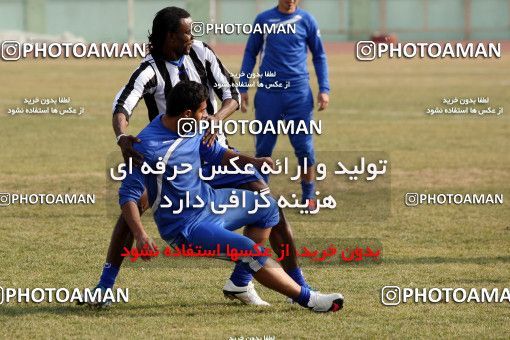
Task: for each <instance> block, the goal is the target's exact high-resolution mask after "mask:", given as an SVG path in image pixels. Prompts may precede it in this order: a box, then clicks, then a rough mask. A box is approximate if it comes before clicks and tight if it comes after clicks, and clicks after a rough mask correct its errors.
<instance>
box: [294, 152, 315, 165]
mask: <svg viewBox="0 0 510 340" xmlns="http://www.w3.org/2000/svg"><path fill="white" fill-rule="evenodd" d="M295 154H296V157H297V159H298V163H299V165H300V166H304V165H305V160H306V165H307V167H310V166H312V165H314V164H315V152H314V150H313V148H311V149H304V150H296V152H295Z"/></svg>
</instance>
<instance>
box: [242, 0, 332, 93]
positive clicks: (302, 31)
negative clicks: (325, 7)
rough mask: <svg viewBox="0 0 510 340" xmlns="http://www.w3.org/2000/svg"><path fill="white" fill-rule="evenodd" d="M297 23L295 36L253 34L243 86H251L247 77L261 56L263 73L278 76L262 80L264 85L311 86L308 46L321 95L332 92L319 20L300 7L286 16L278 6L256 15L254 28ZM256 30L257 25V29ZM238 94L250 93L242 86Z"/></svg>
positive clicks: (246, 59) (249, 42) (246, 60)
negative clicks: (279, 83) (275, 82)
mask: <svg viewBox="0 0 510 340" xmlns="http://www.w3.org/2000/svg"><path fill="white" fill-rule="evenodd" d="M257 24H258V25H260V27H262V26H263V25H264V24H266V25H272V24H280V25H287V24H294V25H295V26H296V33H295V34H292V33H291V34H286V33H271V34H267V35H264V34H262V33H258V32H255V31H254V32H253V33H252V34H251V35H250V37H249V38H248V42H247V44H246V48H245V51H244V58H243V64H242V66H241V75H242V74H243V73H244V76H242V77H240V83H241V84H243V83H248V74H249V73H251V72H252V71H253V68H254V66H255V63H256V59H257V55H259V53H260V72H259V73H260V74H261V75H263V74H264V73H266V72H272V73H276V77H274V78H273V77H271V78H263V80H262V82H274V81H275V80H276V81H278V82H281V83H285V82H286V81H289V84H290V86H291V87H299V86H301V85H304V84H306V85H308V81H309V74H308V69H307V66H306V58H307V47H308V48H309V49H310V51H311V52H312V55H313V64H314V67H315V72H316V74H317V78H318V82H319V90H320V92H326V93H329V80H328V64H327V59H326V53H325V51H324V47H323V45H322V41H321V39H320V30H319V26H318V24H317V21H316V20H315V18H314V17H312V15H311V14H309V13H308V12H306V11H304V10H302V9H301V8H297V9H296V11H295V12H294V13H292V14H285V13H282V12H280V11H279V10H278V8H277V7H275V8H273V9H270V10H267V11H265V12H262V13H260V14H259V15H257V17H256V19H255V22H254V25H257ZM254 27H255V26H254ZM239 91H240V92H242V93H244V92H246V91H248V88H247V87H239Z"/></svg>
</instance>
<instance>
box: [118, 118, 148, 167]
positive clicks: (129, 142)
mask: <svg viewBox="0 0 510 340" xmlns="http://www.w3.org/2000/svg"><path fill="white" fill-rule="evenodd" d="M128 125H129V122H128V120H127V119H126V115H124V113H122V112H116V113H115V114H114V115H113V118H112V126H113V131H114V133H115V137H116V138H117V144H118V145H119V147H120V150H121V152H122V157H124V161H125V162H126V163H127V162H128V161H129V158H132V159H133V164H135V165H138V166H140V165H142V162H143V156H142V154H141V153H139V152H138V151H136V150H135V149H134V148H133V143H139V142H140V139H138V138H137V137H135V136H132V135H128V134H126V132H127V127H128Z"/></svg>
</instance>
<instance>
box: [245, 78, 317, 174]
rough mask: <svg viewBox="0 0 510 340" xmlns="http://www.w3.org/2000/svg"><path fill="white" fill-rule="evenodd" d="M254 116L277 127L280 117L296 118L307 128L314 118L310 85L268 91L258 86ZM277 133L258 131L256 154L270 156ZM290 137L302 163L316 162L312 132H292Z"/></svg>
mask: <svg viewBox="0 0 510 340" xmlns="http://www.w3.org/2000/svg"><path fill="white" fill-rule="evenodd" d="M255 119H257V120H259V121H260V122H261V123H262V124H265V123H266V122H267V121H272V122H273V126H275V127H276V126H277V122H278V121H279V120H284V121H286V122H288V121H294V122H295V123H294V124H295V127H297V124H298V122H299V121H303V122H304V124H306V126H307V127H309V126H310V122H311V120H312V119H313V95H312V90H311V89H310V87H309V86H301V87H299V88H295V89H291V90H289V91H267V90H262V89H259V90H257V93H256V94H255ZM277 138H278V135H276V134H272V133H266V134H258V135H257V136H256V139H255V149H256V156H257V157H270V156H271V155H272V153H273V149H274V147H275V145H276V140H277ZM289 140H290V143H291V144H292V146H293V148H294V153H295V154H296V157H297V158H298V161H299V164H300V165H303V164H304V158H305V157H306V158H307V165H308V166H310V165H313V164H315V150H314V148H313V136H312V135H311V134H304V133H298V134H289Z"/></svg>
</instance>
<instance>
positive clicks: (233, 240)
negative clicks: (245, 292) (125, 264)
mask: <svg viewBox="0 0 510 340" xmlns="http://www.w3.org/2000/svg"><path fill="white" fill-rule="evenodd" d="M232 195H235V196H237V198H238V199H239V201H240V202H241V201H242V199H243V197H244V201H245V202H246V204H245V207H236V208H229V209H227V210H226V212H225V213H224V214H221V215H220V214H215V213H214V212H213V211H212V210H211V208H210V205H208V208H206V209H207V210H208V211H206V214H205V216H206V217H205V218H204V219H202V220H201V221H199V222H198V223H196V224H195V225H193V226H190V227H189V228H187V229H186V231H185V232H182V233H180V234H179V235H178V237H176V238H175V239H172V240H166V241H167V242H168V243H169V244H170V245H172V246H177V247H178V246H181V245H183V244H184V245H186V246H189V245H193V247H196V246H200V247H202V249H203V250H216V249H217V247H218V245H219V247H220V256H219V257H220V258H224V259H227V257H226V252H227V245H228V246H229V248H230V249H232V248H235V249H237V250H239V251H240V250H244V251H254V245H255V242H253V241H252V240H251V239H249V238H248V237H246V236H243V235H241V234H238V233H236V232H234V230H237V229H239V228H242V227H243V226H245V225H246V226H248V227H258V228H272V227H273V226H275V225H277V224H278V222H279V220H280V215H279V212H278V204H277V203H276V201H275V200H274V199H273V198H272V197H271V196H266V197H267V200H268V201H269V202H270V206H269V207H268V208H259V209H258V210H257V211H256V212H255V213H253V214H249V213H248V211H249V210H253V209H254V208H255V205H256V204H257V203H258V204H259V205H260V204H263V203H264V200H263V199H261V197H260V195H256V194H255V193H254V192H252V191H249V190H242V189H236V190H235V194H233V193H232V189H217V190H215V197H214V202H215V206H220V205H221V204H228V203H229V202H230V199H231V196H232ZM260 249H261V251H264V249H263V248H262V247H261V248H260ZM228 259H230V258H228ZM266 260H267V257H264V256H259V257H250V256H248V257H243V258H240V259H239V260H238V261H236V262H240V263H241V264H242V265H243V266H244V267H245V268H246V270H248V271H250V272H251V273H254V272H256V271H257V270H259V269H260V268H262V266H264V263H265V261H266Z"/></svg>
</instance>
